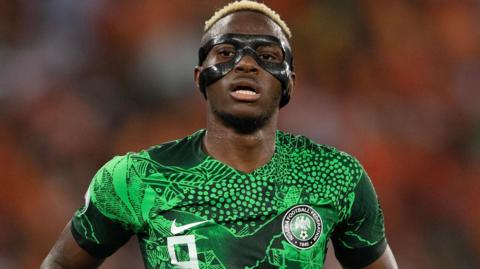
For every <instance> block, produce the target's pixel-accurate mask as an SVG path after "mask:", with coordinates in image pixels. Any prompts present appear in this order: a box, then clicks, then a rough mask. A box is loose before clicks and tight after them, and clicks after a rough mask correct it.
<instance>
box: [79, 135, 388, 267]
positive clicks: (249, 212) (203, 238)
mask: <svg viewBox="0 0 480 269" xmlns="http://www.w3.org/2000/svg"><path fill="white" fill-rule="evenodd" d="M204 134H205V131H204V130H200V131H198V132H196V133H194V134H192V135H191V136H188V137H186V138H184V139H181V140H176V141H173V142H169V143H165V144H161V145H159V146H155V147H152V148H150V149H148V150H145V151H141V152H139V153H128V154H126V155H124V156H117V157H115V158H113V159H112V160H111V161H109V162H108V163H107V164H105V166H103V167H102V168H101V169H100V170H99V171H98V172H97V174H96V175H95V177H94V178H93V180H92V183H91V184H90V187H89V189H88V191H87V194H86V197H85V198H86V204H85V206H84V207H83V208H81V209H79V210H78V211H77V212H76V213H75V215H74V217H73V219H72V226H71V227H72V228H71V230H72V234H73V235H74V238H75V239H76V241H77V242H78V244H79V245H80V246H81V247H82V248H83V249H85V250H86V251H87V252H88V253H90V254H91V255H93V256H95V257H106V256H109V255H111V254H112V253H113V252H115V251H116V250H117V249H118V248H119V247H120V246H122V245H123V244H124V243H125V242H127V241H128V239H129V238H130V237H131V235H133V234H135V235H136V236H137V237H138V240H139V243H140V247H141V252H142V255H143V259H144V262H145V267H146V268H148V269H151V268H161V269H164V268H202V269H204V268H205V269H206V268H215V269H236V268H292V269H293V268H323V264H324V261H325V254H326V251H327V242H328V240H329V239H331V240H332V242H333V245H334V248H335V254H336V256H337V258H338V259H339V261H340V262H341V263H342V264H343V265H345V266H352V267H361V266H364V265H368V264H369V263H371V262H372V261H374V260H375V259H377V258H378V257H379V256H380V255H381V254H382V253H383V251H384V250H385V248H386V240H385V232H384V224H383V215H382V211H381V209H380V206H379V204H378V200H377V196H376V194H375V191H374V189H373V187H372V184H371V182H370V179H369V178H368V176H367V175H366V173H365V171H364V170H363V168H362V166H361V165H360V164H359V163H358V161H357V160H356V159H354V158H353V157H351V156H350V155H348V154H346V153H344V152H341V151H338V150H336V149H334V148H331V147H326V146H323V145H318V144H316V143H314V142H312V141H311V140H309V139H308V138H306V137H303V136H294V135H290V134H286V133H283V132H281V131H277V133H276V147H275V153H274V155H273V157H272V159H271V160H270V161H269V162H268V163H267V164H265V165H264V166H262V167H260V168H258V169H256V170H254V171H253V172H251V173H244V172H241V171H237V170H235V169H234V168H232V167H230V166H228V165H225V164H223V163H221V162H220V161H218V160H216V159H214V158H213V157H211V156H209V155H207V154H205V153H204V152H203V151H202V146H201V144H202V142H201V141H202V137H203V136H204Z"/></svg>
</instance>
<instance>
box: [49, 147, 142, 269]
mask: <svg viewBox="0 0 480 269" xmlns="http://www.w3.org/2000/svg"><path fill="white" fill-rule="evenodd" d="M127 168H128V156H122V157H116V158H114V159H113V160H111V161H110V162H108V163H107V164H106V165H104V166H103V167H102V168H101V169H100V170H99V171H98V172H97V174H96V175H95V176H94V178H93V180H92V183H91V184H90V187H89V189H88V191H87V193H86V195H85V205H84V206H83V207H82V208H80V209H79V210H77V212H76V213H75V215H74V216H73V218H72V220H71V222H70V223H69V224H68V225H67V227H66V228H65V230H64V231H63V232H62V234H61V236H60V238H59V239H58V241H57V242H56V243H55V246H54V247H53V248H52V250H51V251H50V253H49V255H48V257H47V258H46V259H45V262H44V267H42V268H95V267H96V266H98V265H99V264H100V263H101V261H102V260H103V259H104V258H105V257H108V256H110V255H111V254H112V253H114V252H115V251H116V250H117V249H118V248H120V247H121V246H122V245H124V244H125V243H126V242H127V241H128V240H129V238H130V237H131V235H132V234H133V233H134V227H138V221H135V220H136V215H135V211H134V210H133V207H134V206H133V205H132V203H131V201H130V199H129V193H128V192H129V191H130V186H129V185H128V184H127V182H128V179H129V176H128V174H127V170H128V169H127Z"/></svg>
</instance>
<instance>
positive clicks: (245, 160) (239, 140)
mask: <svg viewBox="0 0 480 269" xmlns="http://www.w3.org/2000/svg"><path fill="white" fill-rule="evenodd" d="M224 33H240V34H263V35H272V36H275V37H277V38H279V39H281V40H284V41H286V42H287V43H288V40H287V38H286V37H285V35H284V34H283V32H282V30H281V28H280V27H279V26H278V25H277V24H275V23H274V22H273V21H272V20H271V19H269V18H268V17H266V16H264V15H262V14H260V13H256V12H249V11H242V12H236V13H233V14H230V15H228V16H226V17H224V18H222V19H221V20H219V21H218V22H217V23H216V24H215V25H214V26H213V27H212V28H211V29H210V30H209V31H208V32H207V33H206V34H205V35H204V37H203V38H202V44H203V43H204V42H205V41H206V40H209V39H210V38H212V37H214V36H216V35H220V34H224ZM226 55H227V54H225V53H223V52H221V53H219V52H218V51H215V50H214V49H212V51H211V52H210V53H209V55H208V56H207V58H206V59H205V61H204V63H203V64H202V65H201V66H198V67H196V68H195V73H194V74H195V81H196V82H197V87H198V78H199V74H200V72H201V70H202V69H203V68H204V67H206V66H210V65H212V64H215V63H217V62H218V61H222V57H225V56H226ZM238 84H241V85H243V84H248V85H254V86H255V88H256V90H257V93H259V96H257V98H255V100H242V99H240V100H239V99H238V98H237V99H236V98H234V97H233V96H232V94H231V92H232V87H234V85H238ZM294 85H295V74H293V75H292V77H291V80H290V87H291V89H292V90H293V87H294ZM206 92H207V128H206V129H207V133H206V134H205V137H204V141H203V150H204V151H205V152H207V153H208V154H209V155H211V156H212V157H214V158H216V159H217V160H219V161H220V162H223V163H225V164H227V165H229V166H231V167H233V168H235V169H237V170H239V171H243V172H247V173H249V172H252V171H254V170H255V169H257V168H259V167H261V166H263V165H265V164H266V163H267V162H268V161H269V160H270V159H271V158H272V156H273V154H274V152H275V132H276V130H277V122H278V112H279V102H280V97H281V85H280V82H279V81H278V80H277V79H276V78H275V77H273V76H272V75H271V74H270V73H268V72H267V71H265V70H263V69H262V68H261V67H260V66H258V64H257V63H256V62H255V60H254V59H253V58H251V57H250V56H245V57H244V58H243V59H242V60H241V61H240V62H239V63H238V64H237V65H236V66H235V68H234V69H233V70H232V71H230V72H229V73H228V74H227V75H226V76H225V77H223V78H222V79H220V80H218V81H217V82H215V83H213V84H212V85H210V86H209V87H208V88H207V91H206ZM219 111H220V112H222V113H229V114H232V115H235V116H238V117H250V118H252V117H253V118H254V117H261V116H268V118H269V119H268V121H267V122H266V123H265V125H263V126H262V127H261V128H259V129H257V130H255V131H253V132H251V133H248V134H244V133H238V132H237V131H236V130H235V129H234V128H232V127H229V126H226V125H225V124H224V122H223V121H222V120H221V118H220V117H219V116H218V112H219ZM102 262H103V259H97V258H94V257H92V256H91V255H90V254H88V253H87V252H86V251H84V250H83V249H82V248H80V247H79V246H78V244H77V243H76V241H75V240H74V238H73V236H72V234H71V232H70V223H68V224H67V226H66V227H65V229H64V230H63V232H62V234H61V235H60V238H59V239H58V240H57V242H56V243H55V245H54V246H53V248H52V250H51V251H50V253H49V254H48V256H47V257H46V258H45V260H44V261H43V263H42V265H41V267H40V268H42V269H77V268H78V269H80V268H87V269H88V268H98V267H99V266H100V265H101V263H102ZM364 268H365V269H395V268H398V267H397V265H396V262H395V258H394V256H393V254H392V251H391V250H390V248H389V247H387V249H386V251H385V253H384V254H383V255H382V256H381V257H380V258H379V259H377V260H376V261H375V262H373V263H372V264H370V265H369V266H366V267H364Z"/></svg>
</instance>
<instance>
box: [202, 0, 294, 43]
mask: <svg viewBox="0 0 480 269" xmlns="http://www.w3.org/2000/svg"><path fill="white" fill-rule="evenodd" d="M238 11H256V12H260V13H262V14H264V15H265V16H267V17H269V18H270V19H271V20H273V21H274V22H275V23H276V24H277V25H278V26H280V28H281V29H282V31H283V32H284V33H285V35H286V36H287V38H288V39H291V38H292V32H291V31H290V28H288V26H287V24H286V23H285V22H284V21H283V20H282V19H281V18H280V15H278V13H277V12H275V11H274V10H273V9H271V8H269V7H268V6H267V5H265V4H263V3H258V2H254V1H250V0H241V1H235V2H232V3H230V4H228V5H226V6H224V7H223V8H221V9H219V10H217V11H215V13H214V14H213V16H212V17H210V19H208V20H207V21H205V28H204V32H207V31H208V30H210V28H212V26H213V25H214V24H215V23H216V22H217V21H219V20H220V19H221V18H223V17H225V16H227V15H228V14H231V13H234V12H238Z"/></svg>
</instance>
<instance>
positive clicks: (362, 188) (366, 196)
mask: <svg viewBox="0 0 480 269" xmlns="http://www.w3.org/2000/svg"><path fill="white" fill-rule="evenodd" d="M350 195H352V196H353V203H352V205H351V208H350V212H349V214H348V215H347V217H346V219H345V220H344V221H343V222H342V223H341V224H340V225H339V226H338V227H337V228H336V229H335V231H334V233H333V234H332V238H331V239H332V243H333V246H334V249H335V256H336V257H337V259H338V260H339V262H340V263H341V264H342V265H343V266H346V267H349V268H350V267H352V268H359V267H363V266H367V265H369V264H371V263H372V262H374V261H375V260H376V259H378V258H379V257H380V256H381V255H382V254H383V252H384V251H385V249H386V247H387V242H386V239H385V228H384V220H383V213H382V209H381V208H380V205H379V202H378V199H377V195H376V193H375V190H374V188H373V185H372V182H371V181H370V178H369V177H368V176H367V174H366V173H365V172H364V171H363V169H362V173H361V178H360V180H359V181H358V183H357V185H356V186H355V188H354V190H353V192H352V193H351V194H350Z"/></svg>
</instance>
